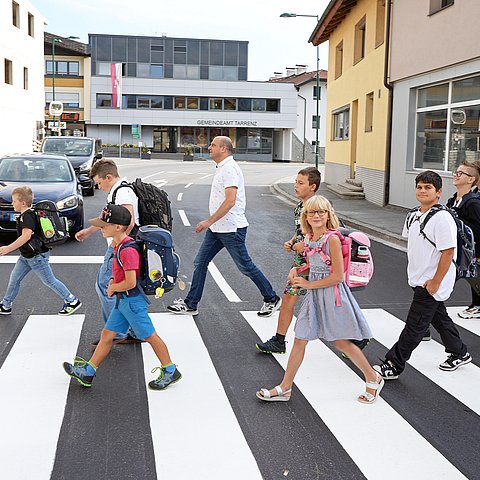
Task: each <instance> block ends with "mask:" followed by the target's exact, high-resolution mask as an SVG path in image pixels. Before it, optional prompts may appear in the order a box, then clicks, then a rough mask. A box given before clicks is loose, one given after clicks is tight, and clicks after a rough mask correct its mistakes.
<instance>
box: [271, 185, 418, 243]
mask: <svg viewBox="0 0 480 480" xmlns="http://www.w3.org/2000/svg"><path fill="white" fill-rule="evenodd" d="M294 183H295V176H292V177H285V178H282V179H280V180H278V181H277V182H275V183H273V184H272V186H271V189H272V190H273V191H274V192H275V193H277V194H279V195H281V196H282V197H284V198H285V199H287V200H288V201H290V202H291V203H292V205H294V204H296V203H297V202H298V199H297V198H296V197H295V191H294V187H293V186H294ZM318 193H319V194H320V195H323V196H324V197H325V198H327V199H328V200H329V201H330V202H331V203H332V205H333V208H334V209H335V213H336V214H337V215H338V217H339V218H340V219H341V220H342V221H343V222H344V223H345V225H347V226H348V227H351V228H354V229H356V230H361V231H362V232H364V233H366V234H367V235H369V236H370V237H372V238H373V239H374V240H379V241H381V242H382V243H388V244H391V245H392V246H394V247H396V248H399V249H401V250H406V247H407V242H406V239H404V238H403V237H402V228H403V223H404V221H405V216H406V214H407V212H408V210H407V209H406V208H400V207H393V206H387V207H379V206H377V205H374V204H373V203H370V202H367V201H366V200H352V199H345V198H340V197H339V196H337V195H336V194H334V193H333V192H330V191H329V190H327V187H326V185H325V184H324V183H322V184H321V185H320V189H319V191H318Z"/></svg>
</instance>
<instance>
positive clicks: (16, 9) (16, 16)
mask: <svg viewBox="0 0 480 480" xmlns="http://www.w3.org/2000/svg"><path fill="white" fill-rule="evenodd" d="M12 23H13V25H14V26H15V27H17V28H20V5H19V4H18V3H17V2H14V1H12Z"/></svg>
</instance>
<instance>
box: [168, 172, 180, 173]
mask: <svg viewBox="0 0 480 480" xmlns="http://www.w3.org/2000/svg"><path fill="white" fill-rule="evenodd" d="M167 173H180V172H167Z"/></svg>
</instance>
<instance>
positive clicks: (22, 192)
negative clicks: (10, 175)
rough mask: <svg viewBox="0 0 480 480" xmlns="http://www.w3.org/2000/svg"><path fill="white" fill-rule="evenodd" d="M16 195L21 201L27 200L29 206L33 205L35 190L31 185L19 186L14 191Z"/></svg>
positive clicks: (13, 193)
mask: <svg viewBox="0 0 480 480" xmlns="http://www.w3.org/2000/svg"><path fill="white" fill-rule="evenodd" d="M14 195H16V196H17V197H18V199H19V200H20V201H21V202H25V203H26V204H27V206H29V207H31V206H32V203H33V191H32V189H31V188H30V187H17V188H14V189H13V191H12V200H13V196H14Z"/></svg>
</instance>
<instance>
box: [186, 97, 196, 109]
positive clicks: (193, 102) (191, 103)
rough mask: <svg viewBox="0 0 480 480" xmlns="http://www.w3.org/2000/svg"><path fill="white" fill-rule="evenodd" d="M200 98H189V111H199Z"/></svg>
mask: <svg viewBox="0 0 480 480" xmlns="http://www.w3.org/2000/svg"><path fill="white" fill-rule="evenodd" d="M198 100H199V99H198V98H196V97H187V110H198V103H199V102H198Z"/></svg>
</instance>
